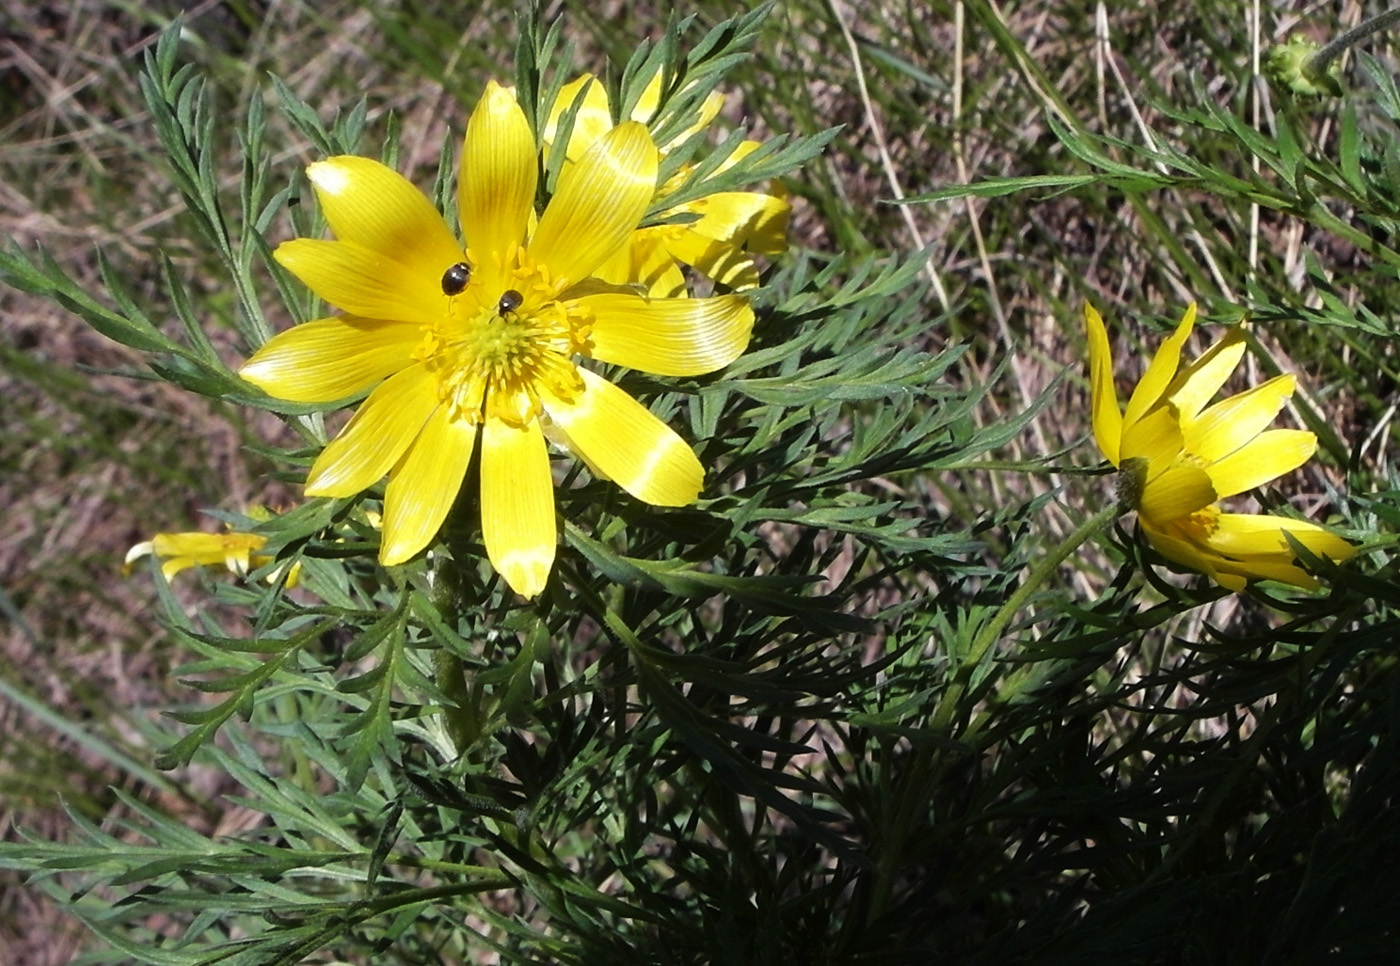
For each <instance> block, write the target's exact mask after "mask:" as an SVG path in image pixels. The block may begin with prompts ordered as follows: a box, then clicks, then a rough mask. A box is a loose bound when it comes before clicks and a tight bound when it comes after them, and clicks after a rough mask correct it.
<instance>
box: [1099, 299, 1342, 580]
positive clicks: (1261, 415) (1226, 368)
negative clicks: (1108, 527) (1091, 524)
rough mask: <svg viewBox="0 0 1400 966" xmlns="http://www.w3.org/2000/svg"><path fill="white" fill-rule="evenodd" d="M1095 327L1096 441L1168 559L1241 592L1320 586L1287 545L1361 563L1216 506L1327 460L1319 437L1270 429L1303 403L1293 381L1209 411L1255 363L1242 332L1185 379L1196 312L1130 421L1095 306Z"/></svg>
mask: <svg viewBox="0 0 1400 966" xmlns="http://www.w3.org/2000/svg"><path fill="white" fill-rule="evenodd" d="M1084 317H1085V320H1086V321H1087V323H1088V330H1089V370H1090V391H1091V396H1092V406H1093V418H1094V439H1095V441H1097V443H1098V445H1099V449H1100V450H1101V451H1102V452H1103V454H1104V456H1106V457H1107V458H1108V460H1109V462H1111V463H1112V464H1113V465H1114V466H1117V467H1118V468H1119V470H1120V474H1119V492H1120V496H1121V498H1122V500H1123V502H1124V503H1126V504H1127V505H1129V506H1130V507H1132V508H1133V509H1135V510H1137V512H1138V525H1139V526H1140V527H1141V529H1142V531H1143V533H1144V534H1145V535H1146V537H1147V539H1148V542H1149V543H1151V544H1152V546H1153V547H1155V548H1156V549H1157V551H1158V552H1159V553H1161V554H1162V556H1164V557H1166V558H1167V559H1168V560H1172V561H1174V562H1176V563H1179V564H1182V565H1184V566H1186V567H1190V568H1191V569H1193V570H1198V571H1200V572H1201V573H1204V574H1206V575H1208V576H1209V577H1211V578H1212V579H1214V580H1215V581H1216V582H1217V583H1219V584H1220V585H1221V586H1223V587H1225V588H1227V589H1229V590H1235V591H1238V590H1243V589H1244V586H1245V584H1246V583H1248V582H1249V581H1250V580H1255V579H1265V578H1268V579H1272V580H1278V581H1282V582H1284V583H1288V584H1293V585H1295V586H1298V587H1308V588H1311V587H1315V586H1316V585H1317V582H1316V581H1315V580H1314V579H1313V578H1312V577H1310V576H1309V575H1308V574H1307V573H1305V572H1304V571H1303V570H1302V569H1301V568H1300V567H1299V566H1298V564H1297V560H1296V557H1295V555H1294V553H1293V549H1292V547H1290V546H1289V543H1288V540H1287V538H1286V537H1285V536H1284V535H1285V534H1288V535H1289V536H1291V537H1292V538H1293V539H1295V540H1297V541H1298V542H1299V543H1301V544H1302V545H1303V546H1304V547H1306V548H1307V549H1308V551H1309V552H1310V553H1312V554H1314V555H1316V556H1319V557H1330V558H1331V559H1333V560H1338V561H1340V560H1345V559H1346V558H1348V557H1350V556H1351V555H1352V553H1354V552H1355V548H1354V547H1353V546H1352V545H1351V544H1349V543H1348V542H1347V541H1345V540H1343V539H1342V538H1341V537H1339V536H1337V535H1336V534H1334V533H1332V532H1331V531H1329V530H1326V529H1324V528H1323V527H1320V526H1317V525H1316V524H1313V523H1307V522H1305V521H1302V520H1292V519H1289V518H1287V517H1278V516H1270V515H1267V514H1262V515H1261V514H1239V513H1222V512H1221V511H1220V508H1219V507H1218V506H1216V505H1215V504H1216V501H1217V500H1220V499H1223V498H1225V497H1229V496H1234V495H1235V494H1238V493H1243V492H1245V491H1246V490H1250V489H1253V488H1254V487H1256V486H1260V485H1261V484H1263V483H1267V482H1268V481H1269V480H1272V479H1274V478H1276V477H1278V476H1282V475H1283V474H1284V473H1288V472H1290V471H1292V470H1295V469H1297V468H1298V467H1299V466H1301V465H1303V463H1305V462H1307V460H1308V458H1309V457H1311V456H1312V454H1313V452H1314V451H1315V450H1316V448H1317V437H1316V436H1314V435H1313V434H1312V433H1309V432H1306V431H1304V430H1297V429H1272V430H1270V429H1266V427H1267V426H1268V425H1269V423H1271V422H1272V421H1273V419H1274V417H1275V416H1277V415H1278V412H1279V410H1280V409H1282V408H1283V404H1284V403H1285V402H1287V400H1288V398H1289V397H1290V396H1292V395H1293V389H1294V378H1293V376H1292V375H1282V376H1276V377H1275V378H1273V379H1270V380H1269V381H1268V382H1265V383H1264V384H1263V385H1260V386H1256V387H1255V388H1253V389H1250V390H1247V391H1246V392H1242V393H1239V394H1238V395H1234V396H1230V397H1229V398H1227V399H1224V400H1221V401H1220V402H1217V403H1215V404H1213V405H1207V404H1208V403H1210V400H1211V399H1212V398H1213V397H1214V396H1215V395H1216V393H1218V392H1219V391H1220V389H1221V387H1223V386H1224V385H1225V382H1226V380H1227V379H1228V378H1229V377H1230V374H1231V373H1232V372H1233V371H1234V369H1235V366H1236V365H1237V364H1238V363H1239V361H1240V359H1241V358H1242V357H1243V355H1244V350H1245V340H1244V334H1243V332H1242V331H1241V330H1240V329H1239V328H1235V329H1232V330H1231V331H1230V333H1229V334H1228V335H1226V336H1225V338H1224V339H1222V340H1221V341H1220V342H1218V343H1216V344H1215V345H1214V346H1212V347H1211V348H1210V349H1209V350H1208V351H1207V352H1206V353H1205V354H1204V355H1202V356H1201V357H1200V358H1199V359H1197V360H1196V361H1195V362H1193V363H1191V364H1190V365H1188V366H1185V367H1183V366H1182V361H1181V350H1182V346H1183V345H1184V344H1185V342H1186V339H1187V337H1188V336H1190V334H1191V328H1192V326H1193V325H1194V324H1195V321H1196V306H1195V305H1194V304H1193V305H1191V306H1189V307H1188V308H1187V309H1186V314H1185V315H1184V316H1183V317H1182V319H1181V323H1180V324H1179V325H1178V326H1177V328H1176V331H1175V332H1174V333H1173V334H1172V335H1171V336H1170V337H1169V338H1168V339H1167V340H1166V341H1165V342H1163V343H1162V347H1161V348H1160V349H1159V350H1158V351H1157V354H1156V355H1155V356H1154V357H1153V358H1152V362H1151V363H1150V364H1149V365H1148V367H1147V372H1146V373H1144V374H1143V377H1142V379H1141V381H1140V382H1139V383H1138V385H1137V388H1136V389H1134V390H1133V395H1132V397H1131V398H1130V399H1129V400H1128V406H1127V408H1126V409H1125V410H1120V409H1119V406H1118V397H1117V394H1116V393H1115V391H1114V388H1113V367H1112V359H1111V358H1110V356H1109V349H1108V333H1107V331H1106V330H1105V329H1104V324H1103V319H1102V318H1101V317H1100V316H1099V313H1098V312H1097V311H1095V309H1094V307H1093V306H1091V305H1089V304H1087V303H1086V304H1085V306H1084Z"/></svg>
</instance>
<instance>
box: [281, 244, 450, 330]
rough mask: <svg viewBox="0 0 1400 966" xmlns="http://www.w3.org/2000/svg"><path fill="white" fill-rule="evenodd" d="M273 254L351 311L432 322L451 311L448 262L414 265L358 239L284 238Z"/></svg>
mask: <svg viewBox="0 0 1400 966" xmlns="http://www.w3.org/2000/svg"><path fill="white" fill-rule="evenodd" d="M273 254H274V256H275V257H276V259H277V261H278V264H280V265H281V266H282V267H283V268H285V269H286V270H287V271H289V272H291V273H292V274H293V275H295V276H296V277H297V278H299V279H301V280H302V282H304V283H305V284H306V286H307V287H308V288H310V289H311V291H313V292H315V293H316V294H317V295H318V296H320V297H321V298H322V299H325V300H326V301H327V302H329V303H330V304H331V305H334V306H335V307H336V308H338V309H342V310H344V311H346V312H348V313H350V314H351V315H360V316H364V317H366V318H370V319H386V320H397V321H403V322H414V323H417V324H419V325H430V324H431V323H432V322H433V321H435V320H437V319H441V318H442V317H443V316H444V315H445V314H446V313H447V296H446V295H444V294H443V291H442V273H443V271H444V270H445V269H446V267H447V266H446V265H438V264H437V263H433V264H431V265H426V264H423V263H417V264H411V265H410V264H406V263H404V262H400V261H397V260H396V259H393V258H390V257H389V256H387V255H383V254H381V253H379V252H376V251H372V250H371V249H368V248H365V247H363V246H361V245H357V244H355V243H354V242H343V241H323V240H321V239H316V238H298V239H295V240H293V241H289V242H283V243H282V244H281V245H278V246H277V251H276V252H274V253H273ZM456 258H457V260H458V261H460V260H461V258H462V256H461V255H460V254H458V255H457V256H456ZM449 264H450V263H449Z"/></svg>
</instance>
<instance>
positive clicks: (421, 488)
mask: <svg viewBox="0 0 1400 966" xmlns="http://www.w3.org/2000/svg"><path fill="white" fill-rule="evenodd" d="M476 432H477V428H476V427H475V426H474V425H472V424H470V423H468V422H466V421H465V420H462V419H454V418H453V416H452V413H451V409H450V408H449V407H447V406H439V407H438V408H437V410H436V411H435V412H434V413H433V414H432V416H430V417H429V418H428V421H427V422H426V423H424V424H423V428H422V430H420V431H419V433H418V437H417V438H416V439H415V440H414V441H413V445H412V446H410V447H409V450H408V452H407V453H405V454H404V456H403V458H402V459H401V460H400V461H399V464H398V466H396V467H394V469H393V470H392V471H391V472H390V474H389V485H388V486H386V487H385V488H384V536H383V539H382V541H381V542H380V545H379V561H380V563H382V564H384V565H385V566H386V567H387V566H393V565H394V564H399V563H403V562H404V561H405V560H408V559H409V558H411V557H413V556H414V555H415V554H417V553H418V552H419V551H420V550H422V549H423V548H424V547H426V546H427V545H428V544H429V543H431V542H432V540H433V538H434V537H435V536H437V532H438V530H439V529H440V528H441V527H442V521H443V520H445V519H447V511H449V510H451V509H452V503H453V501H454V500H456V499H457V493H458V491H459V490H460V489H461V488H462V478H463V477H465V476H466V473H467V466H468V464H470V463H471V460H472V450H473V448H474V446H475V443H476Z"/></svg>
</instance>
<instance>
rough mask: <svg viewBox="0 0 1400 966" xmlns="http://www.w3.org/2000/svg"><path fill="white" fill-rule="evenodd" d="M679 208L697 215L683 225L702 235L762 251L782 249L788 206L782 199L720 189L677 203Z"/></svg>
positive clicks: (790, 208) (778, 250)
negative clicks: (682, 203)
mask: <svg viewBox="0 0 1400 966" xmlns="http://www.w3.org/2000/svg"><path fill="white" fill-rule="evenodd" d="M680 210H682V211H687V212H690V213H692V214H698V215H700V216H701V217H700V219H699V220H698V221H694V222H691V223H690V224H689V225H687V227H688V228H689V229H690V230H691V231H693V232H696V233H697V234H700V235H703V236H705V237H706V238H712V239H714V240H716V241H726V242H729V243H730V244H731V245H738V246H742V247H744V248H746V249H748V250H749V251H756V252H761V253H764V254H776V253H778V252H781V251H783V250H784V248H786V242H787V239H786V234H787V221H788V216H789V215H790V214H791V213H792V206H791V205H790V204H788V202H787V200H786V199H784V198H775V197H774V196H773V195H765V194H760V193H759V192H756V191H720V192H716V193H715V194H712V195H705V196H704V197H703V198H697V199H696V200H694V201H692V202H689V203H688V204H684V205H681V206H680Z"/></svg>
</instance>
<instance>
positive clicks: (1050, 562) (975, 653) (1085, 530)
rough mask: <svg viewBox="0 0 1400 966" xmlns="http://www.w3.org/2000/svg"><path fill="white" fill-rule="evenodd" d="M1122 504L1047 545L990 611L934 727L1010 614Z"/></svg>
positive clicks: (949, 711) (949, 713)
mask: <svg viewBox="0 0 1400 966" xmlns="http://www.w3.org/2000/svg"><path fill="white" fill-rule="evenodd" d="M1122 512H1123V511H1122V508H1121V507H1119V506H1118V505H1117V504H1116V503H1112V504H1109V505H1108V506H1106V507H1104V508H1103V509H1102V510H1100V511H1099V512H1098V513H1095V514H1094V515H1093V516H1091V517H1090V518H1089V519H1087V520H1085V521H1084V522H1083V523H1081V524H1080V525H1079V526H1078V527H1077V528H1076V529H1075V531H1074V532H1073V533H1071V534H1070V535H1069V536H1067V537H1065V538H1064V539H1063V540H1061V541H1060V542H1059V543H1057V544H1056V545H1055V546H1054V547H1052V548H1051V549H1050V552H1049V553H1047V554H1046V555H1045V556H1044V557H1042V558H1040V560H1038V561H1036V563H1035V566H1033V567H1031V571H1030V573H1028V574H1026V579H1025V580H1023V581H1022V582H1021V586H1020V587H1017V588H1016V591H1015V592H1014V593H1013V594H1012V595H1011V596H1010V597H1008V598H1007V599H1006V603H1004V604H1002V605H1001V607H1000V608H999V609H998V610H997V612H996V613H995V614H994V615H992V619H991V620H989V621H987V623H986V624H984V625H982V629H981V630H980V631H978V632H977V636H976V637H975V638H973V641H972V646H971V647H970V648H968V652H967V656H966V657H964V658H963V660H962V662H961V663H960V664H959V665H958V669H957V671H956V673H955V677H954V679H953V683H952V684H951V685H950V686H949V688H948V690H947V691H946V692H944V694H943V697H942V698H941V699H939V702H938V709H937V710H936V711H935V712H934V717H933V724H934V727H936V728H946V727H947V726H948V724H949V723H950V722H951V721H952V719H953V715H955V714H956V713H957V709H958V704H959V702H960V701H961V700H962V696H963V693H964V692H965V691H966V690H967V684H968V681H970V680H971V678H972V674H973V672H974V671H976V670H977V668H978V667H979V666H980V665H981V663H982V660H983V659H984V658H985V657H986V656H987V651H988V650H990V649H991V647H992V646H993V645H994V644H996V642H997V641H999V640H1000V639H1001V635H1002V632H1003V631H1004V630H1006V625H1007V624H1009V623H1011V620H1012V618H1014V617H1015V616H1016V615H1017V614H1018V613H1019V612H1020V610H1021V608H1022V607H1024V606H1025V605H1026V602H1027V601H1028V600H1030V599H1031V596H1032V595H1033V594H1035V593H1036V591H1038V590H1040V588H1041V586H1042V585H1043V584H1044V583H1045V582H1046V581H1047V580H1049V579H1050V576H1051V575H1052V574H1054V572H1055V569H1056V568H1057V567H1059V566H1060V564H1061V563H1063V562H1064V560H1065V558H1066V557H1068V556H1069V555H1070V554H1072V553H1074V551H1075V550H1077V549H1078V548H1079V547H1080V545H1081V544H1083V543H1084V542H1085V541H1086V540H1088V539H1089V538H1090V537H1092V536H1094V535H1095V534H1096V533H1098V532H1100V531H1101V530H1103V529H1104V528H1105V527H1107V526H1108V525H1109V524H1110V523H1112V522H1113V521H1114V520H1115V519H1117V518H1118V517H1119V516H1120V515H1121V514H1122Z"/></svg>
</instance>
